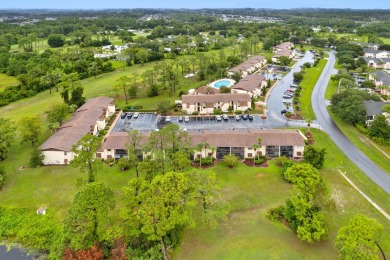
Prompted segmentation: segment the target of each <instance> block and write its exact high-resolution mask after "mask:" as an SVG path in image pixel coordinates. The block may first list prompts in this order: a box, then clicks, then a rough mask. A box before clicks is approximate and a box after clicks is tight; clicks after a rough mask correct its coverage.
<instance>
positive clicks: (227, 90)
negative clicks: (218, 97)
mask: <svg viewBox="0 0 390 260" xmlns="http://www.w3.org/2000/svg"><path fill="white" fill-rule="evenodd" d="M219 92H220V93H230V88H229V87H226V86H222V87H220V89H219Z"/></svg>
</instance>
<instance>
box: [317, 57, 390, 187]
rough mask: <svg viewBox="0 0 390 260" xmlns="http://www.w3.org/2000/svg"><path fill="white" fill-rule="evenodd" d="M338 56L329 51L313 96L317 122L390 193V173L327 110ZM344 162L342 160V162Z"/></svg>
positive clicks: (362, 168) (369, 175) (357, 164)
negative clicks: (363, 149)
mask: <svg viewBox="0 0 390 260" xmlns="http://www.w3.org/2000/svg"><path fill="white" fill-rule="evenodd" d="M335 62H336V58H335V55H334V53H333V52H330V53H329V59H328V63H327V64H326V66H325V68H324V71H323V72H322V74H321V76H320V78H319V79H318V81H317V83H316V85H315V87H314V90H313V93H312V96H311V100H312V106H313V110H314V113H315V115H316V117H317V120H316V121H317V122H318V123H319V124H320V125H321V129H322V130H324V131H325V132H326V133H327V134H328V135H329V136H330V138H331V139H332V140H333V142H334V143H335V144H336V145H337V146H338V147H339V148H340V149H341V151H343V152H344V154H345V155H346V156H347V157H348V158H349V159H351V161H353V162H354V163H355V164H356V166H358V167H359V168H360V170H362V171H363V172H364V174H366V175H367V177H369V178H370V179H371V180H372V181H373V182H375V183H376V184H377V185H378V186H379V187H381V188H382V189H383V190H384V191H386V192H387V193H388V194H390V175H388V174H387V173H386V172H384V171H383V170H382V169H380V168H379V167H378V166H377V165H376V164H375V163H374V162H373V161H371V160H370V159H369V158H368V157H367V156H366V155H365V154H364V153H362V152H361V151H360V150H359V149H358V148H357V147H356V146H355V145H354V144H352V143H351V141H349V139H348V138H347V137H346V136H345V135H344V134H343V133H342V132H341V131H340V129H339V128H338V127H337V126H336V124H335V123H334V122H333V120H332V119H331V117H330V116H329V113H328V111H327V110H326V104H325V102H326V100H325V90H326V87H327V86H328V82H329V79H330V76H331V75H332V72H333V67H334V64H335ZM341 163H342V162H340V164H341Z"/></svg>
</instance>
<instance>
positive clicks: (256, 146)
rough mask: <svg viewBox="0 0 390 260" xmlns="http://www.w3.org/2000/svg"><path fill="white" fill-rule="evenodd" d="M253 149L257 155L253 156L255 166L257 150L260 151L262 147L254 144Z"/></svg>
mask: <svg viewBox="0 0 390 260" xmlns="http://www.w3.org/2000/svg"><path fill="white" fill-rule="evenodd" d="M251 148H252V149H253V151H255V153H254V155H253V164H255V163H256V155H257V149H259V148H260V146H259V145H258V144H252V146H251Z"/></svg>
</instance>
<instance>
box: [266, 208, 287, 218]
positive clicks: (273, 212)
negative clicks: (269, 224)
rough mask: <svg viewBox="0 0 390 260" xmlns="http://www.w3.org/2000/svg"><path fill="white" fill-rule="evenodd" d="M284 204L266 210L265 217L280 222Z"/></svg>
mask: <svg viewBox="0 0 390 260" xmlns="http://www.w3.org/2000/svg"><path fill="white" fill-rule="evenodd" d="M284 211H285V207H284V206H278V207H274V208H270V209H269V210H267V215H266V216H267V218H268V219H269V220H272V221H277V222H280V221H281V220H282V219H283V218H284Z"/></svg>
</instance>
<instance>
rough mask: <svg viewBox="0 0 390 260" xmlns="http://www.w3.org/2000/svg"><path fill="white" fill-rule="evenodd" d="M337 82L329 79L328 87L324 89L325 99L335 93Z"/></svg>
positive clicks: (329, 98)
mask: <svg viewBox="0 0 390 260" xmlns="http://www.w3.org/2000/svg"><path fill="white" fill-rule="evenodd" d="M337 87H338V82H337V81H333V80H329V83H328V87H327V88H326V91H325V99H327V100H331V99H332V96H333V95H334V94H336V93H337Z"/></svg>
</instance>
